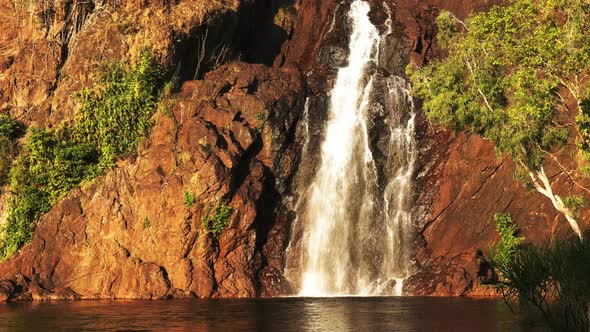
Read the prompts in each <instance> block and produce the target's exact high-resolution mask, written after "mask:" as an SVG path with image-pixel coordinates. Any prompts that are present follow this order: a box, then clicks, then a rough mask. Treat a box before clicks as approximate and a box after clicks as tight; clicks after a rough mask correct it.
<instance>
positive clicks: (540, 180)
mask: <svg viewBox="0 0 590 332" xmlns="http://www.w3.org/2000/svg"><path fill="white" fill-rule="evenodd" d="M527 170H528V173H529V176H530V177H531V180H532V181H533V186H534V187H535V189H536V190H537V191H538V192H540V193H541V194H543V195H544V196H545V197H547V198H549V199H550V200H551V203H553V206H554V207H555V209H556V210H557V211H559V212H560V213H562V214H563V215H564V216H565V219H567V221H568V222H569V224H570V226H571V227H572V229H573V230H574V232H575V233H576V235H577V236H578V238H579V239H580V241H582V240H584V237H583V235H582V231H581V230H580V226H579V225H578V222H577V221H576V219H575V217H574V213H573V212H572V211H571V209H569V208H568V207H567V206H566V205H565V204H564V203H563V200H562V199H561V197H559V196H558V195H556V194H554V193H553V190H552V189H551V183H550V182H549V178H548V177H547V175H546V174H545V169H544V168H543V166H541V168H540V169H539V170H538V171H535V172H534V173H533V172H532V171H531V170H530V169H527Z"/></svg>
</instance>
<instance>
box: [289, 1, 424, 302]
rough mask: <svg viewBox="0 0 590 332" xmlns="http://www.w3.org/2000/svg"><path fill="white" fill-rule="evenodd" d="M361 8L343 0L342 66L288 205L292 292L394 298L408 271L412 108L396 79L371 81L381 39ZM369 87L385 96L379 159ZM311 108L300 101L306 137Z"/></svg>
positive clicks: (364, 7) (358, 3)
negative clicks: (308, 168) (291, 210)
mask: <svg viewBox="0 0 590 332" xmlns="http://www.w3.org/2000/svg"><path fill="white" fill-rule="evenodd" d="M369 11H370V6H369V3H368V2H365V1H362V0H355V1H353V2H352V4H351V8H350V11H349V14H348V16H349V17H348V18H349V20H350V24H351V35H350V42H349V52H350V53H349V56H348V63H347V66H346V67H343V68H340V69H339V71H338V74H337V77H336V80H335V83H334V86H333V89H332V91H331V93H330V104H329V110H328V121H327V123H326V127H325V132H324V136H323V141H322V142H321V147H320V158H321V159H320V162H319V165H318V168H317V170H316V173H315V175H314V177H313V179H312V181H311V184H310V185H309V188H307V189H306V190H305V193H304V194H303V195H302V196H304V197H303V198H301V201H302V203H301V204H298V207H297V210H298V211H297V212H298V217H297V220H296V221H295V225H294V228H298V229H299V232H300V233H301V234H302V235H301V239H300V241H301V244H299V247H298V248H299V249H298V251H299V252H298V253H296V254H294V255H298V256H299V258H298V260H297V262H298V263H297V264H298V266H297V268H291V269H290V267H289V264H290V262H289V255H291V254H293V253H289V254H288V258H287V260H288V261H287V270H288V271H287V273H286V274H287V275H288V277H292V278H291V279H294V280H296V282H295V283H296V284H297V287H298V288H299V294H300V295H301V296H342V295H401V289H402V282H403V279H404V278H406V277H407V276H408V275H409V273H410V263H409V262H410V259H411V252H410V247H411V242H412V241H411V239H412V238H411V234H412V216H411V212H410V210H411V199H412V173H413V171H414V163H415V159H416V144H415V139H414V109H413V104H412V99H411V97H410V96H409V93H408V89H407V83H406V82H405V80H404V79H403V78H401V77H396V76H391V77H387V78H381V77H380V78H377V76H378V71H377V67H378V59H379V48H380V43H381V42H382V39H383V38H382V36H381V35H380V33H379V31H378V29H377V28H376V27H375V26H374V25H373V24H372V23H371V21H370V20H369V17H368V14H369ZM386 23H387V24H388V25H389V24H391V21H390V20H388V22H386ZM389 33H391V29H389V30H388V31H387V34H389ZM378 79H381V80H382V81H383V82H385V84H376V80H378ZM376 90H379V91H376ZM377 92H379V93H381V94H382V95H385V96H386V97H385V98H386V99H387V102H386V105H385V106H386V108H387V109H385V110H384V112H385V113H386V116H385V119H384V121H383V122H384V124H385V125H386V129H387V135H389V139H388V141H387V142H388V143H387V146H386V148H385V150H386V151H385V152H384V153H383V154H384V155H385V156H384V158H383V157H382V159H384V160H383V162H381V163H378V162H377V161H376V157H374V149H375V148H374V147H373V146H372V143H371V141H370V130H371V128H372V126H373V125H374V124H373V122H374V121H372V120H371V119H372V114H373V113H374V112H375V111H376V109H377V108H376V107H375V106H374V102H373V99H374V95H375V94H376V93H377ZM387 106H389V107H387ZM382 108H383V107H382ZM310 111H311V110H310V109H309V104H308V103H307V102H306V108H305V114H304V122H305V123H304V126H305V130H304V134H305V135H310V133H309V123H308V121H309V112H310ZM382 111H383V110H382ZM308 143H309V137H306V139H305V145H306V146H305V148H304V149H305V151H304V152H303V162H305V158H309V157H311V156H309V155H307V144H308ZM288 250H295V249H291V246H290V248H289V249H288ZM289 275H290V276H289Z"/></svg>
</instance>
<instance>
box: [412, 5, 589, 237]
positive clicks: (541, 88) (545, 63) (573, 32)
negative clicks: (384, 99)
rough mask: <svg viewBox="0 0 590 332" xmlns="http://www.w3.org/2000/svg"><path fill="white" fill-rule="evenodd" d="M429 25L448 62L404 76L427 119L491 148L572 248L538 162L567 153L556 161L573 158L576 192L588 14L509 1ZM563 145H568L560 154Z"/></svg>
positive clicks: (584, 140) (583, 8) (585, 103)
mask: <svg viewBox="0 0 590 332" xmlns="http://www.w3.org/2000/svg"><path fill="white" fill-rule="evenodd" d="M437 24H438V29H439V33H438V36H439V41H440V46H441V48H442V49H443V53H444V54H446V55H447V56H446V57H445V58H444V59H442V60H434V61H432V62H431V63H430V64H428V65H427V66H425V67H423V68H415V67H412V66H410V67H409V68H408V74H409V75H410V77H411V81H412V83H413V87H414V88H413V90H414V93H415V94H416V95H417V96H418V97H420V98H422V99H423V100H424V110H425V112H426V115H427V116H428V118H429V119H430V120H432V121H435V122H438V123H440V124H442V125H443V126H445V127H447V128H450V129H454V130H464V129H469V130H471V131H472V132H473V133H475V134H478V135H481V136H482V137H484V138H486V139H488V140H490V141H492V142H493V143H494V144H495V146H496V148H497V150H498V151H499V152H500V153H503V154H506V155H508V156H510V157H511V158H512V159H513V160H514V162H515V163H516V165H517V166H518V168H519V169H518V171H517V175H519V177H520V178H521V179H522V180H524V181H528V183H529V184H530V185H532V187H534V188H535V189H536V190H537V191H538V192H539V193H541V194H543V195H544V196H546V197H548V198H549V199H550V200H551V202H552V204H553V205H554V207H555V208H556V209H557V210H558V211H559V212H561V213H562V214H563V215H564V216H565V217H566V219H567V221H568V222H569V224H570V226H571V227H572V229H573V230H574V232H575V233H576V234H577V235H578V236H579V237H580V238H581V237H582V232H581V230H580V228H579V226H578V223H577V221H576V214H575V212H574V211H573V210H572V209H571V208H570V207H569V206H568V205H567V204H565V202H564V201H563V200H562V199H561V197H559V196H558V195H557V194H555V193H554V192H553V190H552V188H551V183H550V181H549V178H548V177H547V175H546V174H545V170H544V168H543V162H544V160H545V159H547V158H548V157H549V158H550V159H553V160H557V158H556V157H555V154H556V153H557V152H560V151H559V150H564V149H572V150H571V151H563V152H564V153H570V152H574V154H576V153H577V155H578V165H579V166H578V167H577V169H564V172H563V174H564V175H567V176H570V178H571V179H572V180H573V182H574V183H575V184H577V185H578V184H579V183H578V182H577V181H575V177H576V176H580V175H583V173H584V172H585V171H586V169H587V168H588V164H589V161H590V102H589V98H590V84H589V83H590V34H589V33H588V31H590V4H589V3H588V2H587V1H583V0H512V1H508V2H507V3H506V5H505V6H496V7H493V8H491V9H490V10H489V11H488V12H484V13H479V14H475V15H472V16H471V17H469V18H468V19H467V20H466V21H465V22H462V21H460V20H459V19H457V18H456V17H455V16H453V15H452V14H451V13H448V12H443V13H442V14H441V15H440V16H439V18H438V20H437ZM574 117H575V119H574ZM569 137H575V139H576V143H577V145H571V144H570V145H567V144H566V143H567V141H568V138H569ZM558 166H561V164H559V163H558Z"/></svg>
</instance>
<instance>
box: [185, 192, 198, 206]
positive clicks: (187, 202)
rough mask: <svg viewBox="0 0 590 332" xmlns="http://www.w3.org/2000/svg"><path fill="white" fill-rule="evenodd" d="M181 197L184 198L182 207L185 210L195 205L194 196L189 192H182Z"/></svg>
mask: <svg viewBox="0 0 590 332" xmlns="http://www.w3.org/2000/svg"><path fill="white" fill-rule="evenodd" d="M182 196H183V198H184V206H185V207H187V208H191V207H192V206H193V205H195V202H196V201H197V200H196V199H195V195H194V194H193V193H192V192H190V191H184V192H183V193H182Z"/></svg>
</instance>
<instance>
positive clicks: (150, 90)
mask: <svg viewBox="0 0 590 332" xmlns="http://www.w3.org/2000/svg"><path fill="white" fill-rule="evenodd" d="M160 86H161V76H160V69H159V66H158V65H157V62H156V61H155V60H154V58H153V57H152V56H151V55H150V54H149V53H148V52H143V53H142V54H141V56H140V57H139V59H138V60H137V61H136V62H135V63H133V64H129V63H127V62H122V63H118V64H110V65H108V66H106V67H105V70H104V72H103V73H102V75H101V76H100V78H99V80H98V81H97V83H96V84H95V85H94V86H93V87H92V88H90V89H87V90H83V91H81V92H80V93H79V94H78V96H79V98H80V101H81V108H80V112H79V117H78V119H77V121H76V123H75V124H74V125H73V126H71V127H69V126H66V125H64V126H62V127H61V128H59V129H57V130H44V129H38V128H31V129H30V130H29V135H28V137H27V140H26V142H25V144H24V147H23V152H22V154H21V155H20V156H19V157H18V159H17V160H16V163H15V165H14V166H13V167H12V169H11V171H10V190H11V194H12V195H11V199H10V208H9V211H8V217H7V219H6V223H5V224H4V226H3V227H2V229H1V232H0V260H5V259H6V258H8V257H10V256H12V255H13V254H14V253H15V252H16V251H17V250H18V249H19V248H20V247H22V246H23V245H24V244H26V243H28V242H29V241H31V239H32V237H33V233H34V231H35V228H36V224H37V220H38V219H39V218H40V217H41V215H42V214H44V213H45V212H47V211H49V210H50V209H51V207H52V205H53V204H55V203H56V202H57V201H58V200H59V199H61V198H63V197H64V196H65V195H66V194H67V193H68V192H69V191H70V190H71V189H72V188H75V187H77V186H78V185H79V184H80V183H81V182H83V181H86V180H90V179H93V178H95V177H96V176H97V175H99V174H101V172H103V171H104V170H105V169H108V168H109V167H111V166H112V165H113V164H114V162H115V161H116V160H117V158H118V157H120V156H122V155H124V154H125V153H128V152H130V151H132V150H133V149H134V148H135V147H136V146H137V144H138V142H139V140H140V139H141V137H142V136H144V135H145V134H146V133H147V131H148V129H149V127H150V125H151V123H150V118H151V116H152V114H153V113H154V111H155V110H156V106H157V102H158V100H159V96H160V93H159V91H160ZM2 128H3V127H2V126H1V122H0V131H1V130H2Z"/></svg>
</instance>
